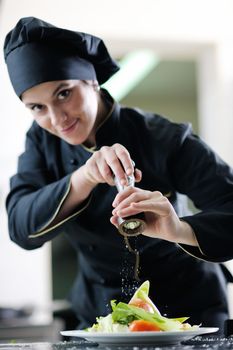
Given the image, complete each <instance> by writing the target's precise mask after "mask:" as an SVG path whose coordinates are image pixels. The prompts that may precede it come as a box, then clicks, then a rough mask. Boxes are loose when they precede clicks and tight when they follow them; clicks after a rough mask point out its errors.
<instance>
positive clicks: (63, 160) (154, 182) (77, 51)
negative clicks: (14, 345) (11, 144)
mask: <svg viewBox="0 0 233 350" xmlns="http://www.w3.org/2000/svg"><path fill="white" fill-rule="evenodd" d="M4 54H5V60H6V64H7V68H8V72H9V76H10V79H11V82H12V85H13V88H14V89H15V92H16V94H17V95H18V97H19V98H20V99H21V100H22V102H23V103H24V104H25V106H26V107H27V108H29V110H30V111H31V113H32V116H33V119H34V121H33V124H32V126H31V128H30V129H29V131H28V133H27V135H26V148H25V152H24V153H23V154H22V155H21V156H20V157H19V162H18V170H17V174H16V175H15V176H13V177H12V179H11V190H10V193H9V195H8V198H7V210H8V215H9V232H10V237H11V239H12V240H13V241H14V242H16V243H17V244H18V245H20V246H21V247H23V248H25V249H35V248H38V247H40V246H42V245H43V244H44V243H46V242H47V241H50V240H51V239H53V238H54V237H56V236H57V235H60V234H63V235H65V236H66V237H67V239H68V240H69V241H70V243H71V244H72V246H73V247H74V249H75V250H76V251H77V253H78V254H77V255H78V266H79V273H78V276H77V280H76V281H75V283H74V286H73V289H72V292H71V295H70V299H71V302H72V305H73V309H74V310H75V312H76V314H77V318H78V320H79V324H78V328H83V327H86V326H89V325H91V324H92V323H93V322H95V317H96V316H100V315H105V314H106V313H108V312H109V306H108V303H109V301H110V300H111V299H118V300H122V299H125V300H127V298H129V296H130V295H131V294H132V290H128V289H127V286H128V287H131V288H132V287H134V286H137V283H140V282H137V281H136V280H135V276H134V264H135V255H134V254H131V253H127V249H126V247H125V242H124V239H123V236H121V235H119V234H118V233H117V228H116V227H117V226H118V217H127V216H129V215H132V214H136V213H139V212H144V213H145V220H146V224H147V228H146V230H145V231H144V233H143V235H140V236H138V237H133V238H130V239H129V242H128V243H127V244H128V245H129V247H131V250H135V251H137V252H138V254H139V256H140V266H139V270H138V273H139V278H140V281H144V280H146V279H149V280H150V282H151V297H152V299H153V300H154V301H155V303H156V305H157V306H158V308H159V309H160V310H161V312H162V313H163V314H166V315H167V316H169V317H178V316H186V315H188V316H190V323H192V324H193V323H197V324H200V323H201V324H202V325H203V326H218V327H220V328H221V327H222V325H223V322H224V320H225V319H226V318H227V300H226V280H225V277H224V275H223V272H222V269H221V268H220V265H219V264H218V263H219V262H222V261H226V260H228V259H231V258H233V251H232V249H231V246H232V241H233V238H232V233H231V227H232V225H233V172H232V169H231V168H230V167H229V166H228V165H227V164H225V163H224V162H223V161H222V160H221V159H220V158H219V157H218V156H217V155H216V154H214V153H213V151H212V150H210V148H209V147H208V146H207V145H206V144H205V143H204V142H203V141H202V140H200V139H199V138H198V137H197V136H195V135H194V134H193V133H192V129H191V127H190V125H186V124H175V123H171V122H170V121H169V120H167V119H165V118H163V117H161V116H159V115H155V114H152V113H146V112H143V111H139V110H135V109H130V108H123V107H122V106H120V105H119V104H117V103H116V102H114V101H113V99H112V97H111V96H110V95H109V93H108V92H107V91H106V90H104V89H100V88H99V85H101V84H103V83H104V82H105V81H106V80H108V79H109V78H110V77H111V76H112V75H113V74H114V73H115V72H116V71H117V70H118V66H117V64H116V63H115V62H114V61H113V60H112V58H111V57H110V55H109V53H108V51H107V49H106V47H105V45H104V43H103V42H102V40H100V39H99V38H96V37H94V36H92V35H89V34H85V33H80V32H72V31H68V30H65V29H61V28H57V27H54V26H52V25H51V24H49V23H46V22H43V21H41V20H39V19H37V18H33V17H29V18H23V19H21V20H20V21H19V22H18V23H17V25H16V27H15V28H14V29H13V30H12V31H11V32H10V33H9V34H8V35H7V37H6V40H5V45H4ZM132 161H134V162H135V164H136V170H134V169H133V162H132ZM133 173H134V175H135V178H136V182H137V183H138V187H137V188H132V187H128V186H127V184H128V183H127V176H130V175H132V174H133ZM114 176H115V177H116V178H117V179H118V180H119V181H120V183H121V184H122V186H125V190H124V191H123V192H121V193H119V194H117V190H116V187H115V186H114V180H113V178H114ZM139 187H140V188H139ZM179 193H183V194H185V195H187V196H189V197H190V199H191V200H192V201H193V202H194V204H195V205H196V207H197V208H199V210H200V212H199V213H198V214H195V215H189V214H187V215H183V214H181V213H183V209H182V208H181V201H180V196H179ZM180 216H182V217H180ZM110 220H111V222H110ZM123 291H124V292H123ZM209 291H211V292H209ZM127 293H128V294H127Z"/></svg>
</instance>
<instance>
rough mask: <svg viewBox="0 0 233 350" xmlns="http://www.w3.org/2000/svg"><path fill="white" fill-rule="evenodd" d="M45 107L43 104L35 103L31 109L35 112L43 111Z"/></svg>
mask: <svg viewBox="0 0 233 350" xmlns="http://www.w3.org/2000/svg"><path fill="white" fill-rule="evenodd" d="M42 109H43V106H42V105H33V106H32V107H31V110H32V111H33V112H34V113H39V112H41V111H42Z"/></svg>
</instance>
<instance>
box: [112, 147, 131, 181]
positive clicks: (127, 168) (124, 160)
mask: <svg viewBox="0 0 233 350" xmlns="http://www.w3.org/2000/svg"><path fill="white" fill-rule="evenodd" d="M114 149H115V153H116V155H117V157H118V159H119V160H120V162H121V165H122V167H123V170H124V172H125V173H126V174H127V175H129V176H130V175H133V173H134V163H133V161H132V159H131V157H130V154H129V152H128V151H127V149H126V148H125V147H124V146H122V145H120V144H115V145H114Z"/></svg>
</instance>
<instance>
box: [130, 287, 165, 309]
mask: <svg viewBox="0 0 233 350" xmlns="http://www.w3.org/2000/svg"><path fill="white" fill-rule="evenodd" d="M149 290H150V282H149V281H145V282H143V283H142V285H141V286H140V287H139V288H138V289H137V290H136V292H135V293H134V295H133V296H132V298H131V299H130V301H129V304H130V303H131V302H133V300H134V299H137V298H138V299H141V300H143V301H145V302H146V303H147V304H148V305H150V306H151V307H152V310H153V311H154V312H155V313H157V314H159V315H160V312H159V309H158V308H157V307H156V306H155V304H154V303H153V302H152V300H151V299H150V298H149Z"/></svg>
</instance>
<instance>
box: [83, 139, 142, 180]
mask: <svg viewBox="0 0 233 350" xmlns="http://www.w3.org/2000/svg"><path fill="white" fill-rule="evenodd" d="M83 173H84V176H85V177H86V180H87V181H89V182H90V183H91V184H93V186H95V185H97V184H98V183H107V184H109V185H110V186H113V185H114V180H113V177H114V175H115V176H116V177H117V178H118V179H119V181H120V183H121V185H122V186H125V185H127V175H128V176H129V175H132V174H133V173H134V176H135V181H136V182H139V181H140V180H141V171H140V170H138V169H136V170H135V171H134V167H133V163H132V159H131V158H130V154H129V152H128V151H127V149H126V148H125V147H124V146H122V145H120V144H118V143H116V144H114V145H113V146H110V147H109V146H104V147H101V149H100V150H99V151H96V152H94V153H93V155H92V156H91V158H89V159H88V160H87V162H86V164H85V165H84V166H83Z"/></svg>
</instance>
